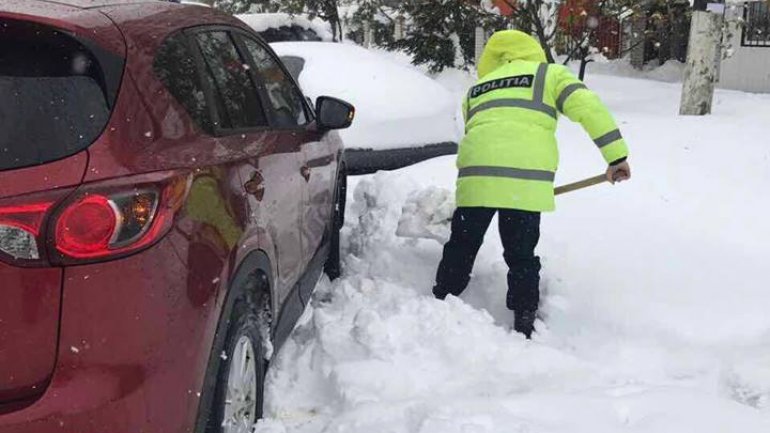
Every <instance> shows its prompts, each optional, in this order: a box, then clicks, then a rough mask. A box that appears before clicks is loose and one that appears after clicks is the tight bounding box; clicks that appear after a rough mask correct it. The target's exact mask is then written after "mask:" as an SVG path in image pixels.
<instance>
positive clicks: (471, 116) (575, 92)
mask: <svg viewBox="0 0 770 433" xmlns="http://www.w3.org/2000/svg"><path fill="white" fill-rule="evenodd" d="M478 72H479V81H478V83H477V84H476V85H475V86H473V87H472V88H471V89H470V90H469V92H468V95H467V97H466V99H465V101H464V102H463V115H464V117H465V122H466V126H465V137H464V138H463V140H462V142H461V143H460V149H459V153H458V157H457V168H458V169H459V175H458V180H457V192H456V203H457V209H456V210H455V211H454V215H453V217H452V222H451V235H450V238H449V241H448V242H447V243H446V244H445V245H444V253H443V257H442V259H441V263H440V264H439V267H438V272H437V275H436V284H435V287H434V288H433V294H434V295H435V296H436V298H438V299H444V298H446V296H447V295H449V294H451V295H454V296H459V295H460V294H461V293H462V292H463V290H465V288H466V286H467V285H468V282H469V280H470V274H471V271H472V269H473V263H474V261H475V259H476V254H477V253H478V250H479V248H480V247H481V243H482V241H483V239H484V233H485V232H486V231H487V228H488V227H489V224H490V222H491V221H492V217H493V216H494V215H495V214H496V213H497V214H499V225H500V237H501V239H502V242H503V247H504V249H505V252H504V258H505V262H506V263H507V264H508V268H509V271H508V295H507V307H508V308H509V309H510V310H513V311H514V329H515V330H516V331H517V332H520V333H522V334H524V335H526V337H527V338H530V337H531V334H532V332H533V331H534V322H535V317H536V313H537V309H538V305H539V300H540V291H539V284H540V259H539V257H537V256H536V255H535V247H536V246H537V243H538V241H539V238H540V214H541V212H548V211H553V210H554V208H555V205H554V187H553V182H554V177H555V172H556V168H557V165H558V149H557V146H556V124H557V120H558V113H559V112H561V113H563V114H565V115H566V116H567V117H569V118H570V119H571V120H573V121H575V122H579V123H580V124H581V125H582V126H583V128H584V129H585V131H586V132H587V133H588V134H589V135H590V136H591V138H592V139H593V141H594V142H595V143H596V145H597V147H599V149H600V151H601V153H602V156H603V157H604V159H605V160H606V161H607V163H608V164H609V167H608V168H607V172H606V177H607V180H609V181H610V182H612V183H615V182H618V181H623V180H627V179H629V178H630V177H631V169H630V166H629V164H628V162H627V158H628V148H627V146H626V142H625V140H624V139H623V137H622V135H621V133H620V130H619V129H618V127H617V124H616V123H615V120H614V119H613V117H612V115H611V114H610V112H609V110H608V109H607V107H606V106H605V105H604V104H603V103H602V102H601V101H600V100H599V98H598V97H597V96H596V94H595V93H593V92H592V91H590V90H588V89H587V88H586V86H585V85H584V84H583V83H582V82H581V81H580V80H579V79H578V78H577V77H575V75H574V74H573V73H572V72H571V71H570V70H569V69H568V68H567V67H565V66H562V65H549V64H548V63H546V57H545V52H544V51H543V49H542V48H541V47H540V45H539V43H538V42H537V41H536V40H535V39H533V38H532V37H530V36H529V35H527V34H526V33H523V32H520V31H517V30H505V31H501V32H497V33H495V34H494V35H493V36H492V37H491V38H490V40H489V42H488V44H487V46H486V47H485V49H484V52H483V54H482V56H481V59H480V61H479V67H478Z"/></svg>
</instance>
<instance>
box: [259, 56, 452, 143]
mask: <svg viewBox="0 0 770 433" xmlns="http://www.w3.org/2000/svg"><path fill="white" fill-rule="evenodd" d="M271 46H272V47H273V49H274V50H275V51H276V52H277V53H278V55H280V56H281V57H282V58H285V59H288V63H290V64H294V65H299V66H298V67H299V68H301V71H300V72H299V84H300V86H301V87H302V90H303V92H304V93H305V94H306V95H308V96H310V97H311V98H313V99H315V98H317V97H318V96H321V95H328V96H334V97H337V98H341V99H344V100H346V101H348V102H350V103H351V104H353V105H355V107H356V120H355V122H353V126H352V127H351V128H349V129H346V130H343V131H340V135H341V136H342V138H343V140H344V141H345V145H346V147H347V148H353V149H375V150H384V149H397V148H405V147H420V146H425V145H429V144H435V143H444V142H457V141H458V140H459V138H460V135H461V131H460V130H459V128H458V122H457V106H458V104H457V101H455V100H454V98H453V97H452V95H451V93H450V92H449V91H447V90H446V89H445V88H444V87H442V86H441V85H440V84H438V83H437V82H435V81H434V80H432V79H430V78H428V77H427V76H425V75H424V74H422V73H421V72H420V71H419V70H417V69H416V68H411V67H408V66H404V65H401V64H399V63H396V62H395V61H393V60H391V59H389V58H387V57H385V56H383V55H380V54H377V53H376V52H372V51H369V50H366V49H364V48H362V47H359V46H357V45H352V44H338V43H326V42H279V43H274V44H271ZM291 58H300V59H302V60H303V61H304V64H303V62H292V60H291ZM294 72H296V71H294Z"/></svg>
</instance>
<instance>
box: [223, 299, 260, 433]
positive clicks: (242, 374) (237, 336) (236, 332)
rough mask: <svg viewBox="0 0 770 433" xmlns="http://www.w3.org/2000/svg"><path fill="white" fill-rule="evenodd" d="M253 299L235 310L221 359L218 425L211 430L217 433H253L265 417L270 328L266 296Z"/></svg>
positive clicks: (242, 303)
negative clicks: (266, 331)
mask: <svg viewBox="0 0 770 433" xmlns="http://www.w3.org/2000/svg"><path fill="white" fill-rule="evenodd" d="M252 298H253V297H252V296H250V295H247V296H244V297H243V298H241V299H238V300H237V301H236V303H235V305H234V306H233V310H232V313H231V315H230V321H229V326H228V331H227V337H226V340H225V345H224V349H223V351H222V354H220V357H221V358H222V360H223V361H222V362H221V363H220V366H219V371H218V374H217V382H216V391H215V394H214V401H213V417H212V419H213V420H214V422H215V424H214V425H212V426H211V427H212V428H210V429H209V431H211V432H217V433H241V432H243V433H246V432H251V431H252V430H253V428H254V424H255V423H256V422H257V420H258V419H260V418H261V417H262V407H263V402H264V383H265V375H266V373H267V361H266V360H265V353H266V347H265V344H264V342H263V333H264V331H263V329H267V328H265V326H267V325H266V324H265V323H263V322H265V320H269V316H267V315H265V314H263V313H264V312H267V311H269V310H267V309H266V308H267V305H269V303H268V302H266V301H267V296H261V300H260V301H258V302H255V301H254V300H253V299H252Z"/></svg>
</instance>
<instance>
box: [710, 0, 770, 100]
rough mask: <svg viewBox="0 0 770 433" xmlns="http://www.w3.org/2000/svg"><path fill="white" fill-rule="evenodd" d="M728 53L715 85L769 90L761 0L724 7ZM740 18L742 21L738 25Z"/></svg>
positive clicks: (766, 18)
mask: <svg viewBox="0 0 770 433" xmlns="http://www.w3.org/2000/svg"><path fill="white" fill-rule="evenodd" d="M727 20H728V23H729V26H730V29H729V30H730V33H731V34H732V36H733V37H732V45H733V46H732V50H733V53H732V56H731V57H730V58H728V59H727V60H725V61H723V62H722V66H721V67H722V71H721V76H720V81H719V84H718V86H719V87H721V88H725V89H735V90H743V91H746V92H759V93H770V34H768V32H767V31H768V30H770V8H769V7H768V6H767V3H766V2H765V0H761V1H749V2H746V3H745V5H744V7H740V6H739V7H735V8H728V11H727ZM741 21H743V22H744V24H743V25H742V24H740V22H741Z"/></svg>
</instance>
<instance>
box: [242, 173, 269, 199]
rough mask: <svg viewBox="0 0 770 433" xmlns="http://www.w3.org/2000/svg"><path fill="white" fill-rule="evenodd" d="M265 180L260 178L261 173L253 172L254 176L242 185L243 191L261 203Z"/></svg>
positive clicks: (263, 195)
mask: <svg viewBox="0 0 770 433" xmlns="http://www.w3.org/2000/svg"><path fill="white" fill-rule="evenodd" d="M264 182H265V178H264V177H262V173H260V172H258V171H257V172H254V175H253V176H252V177H251V179H250V180H249V181H248V182H246V183H244V184H243V189H245V190H246V192H247V193H249V194H251V195H253V196H254V197H255V198H256V199H257V201H262V199H263V198H264V197H265V183H264Z"/></svg>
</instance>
